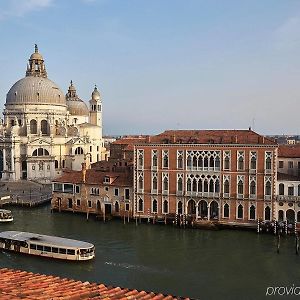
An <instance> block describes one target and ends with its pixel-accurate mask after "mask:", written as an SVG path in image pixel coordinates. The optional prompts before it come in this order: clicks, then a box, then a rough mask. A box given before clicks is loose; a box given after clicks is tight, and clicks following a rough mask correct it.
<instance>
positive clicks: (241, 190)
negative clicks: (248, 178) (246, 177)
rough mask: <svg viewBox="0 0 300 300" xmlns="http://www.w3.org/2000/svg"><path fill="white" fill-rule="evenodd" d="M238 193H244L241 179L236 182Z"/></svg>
mask: <svg viewBox="0 0 300 300" xmlns="http://www.w3.org/2000/svg"><path fill="white" fill-rule="evenodd" d="M238 194H244V183H243V181H242V180H239V182H238Z"/></svg>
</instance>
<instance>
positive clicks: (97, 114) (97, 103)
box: [89, 85, 102, 138]
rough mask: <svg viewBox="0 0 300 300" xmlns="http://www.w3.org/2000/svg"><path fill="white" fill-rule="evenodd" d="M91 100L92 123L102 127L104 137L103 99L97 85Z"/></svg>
mask: <svg viewBox="0 0 300 300" xmlns="http://www.w3.org/2000/svg"><path fill="white" fill-rule="evenodd" d="M89 102H90V123H91V124H93V125H97V126H99V127H100V131H101V138H102V99H101V96H100V93H99V91H98V89H97V86H96V85H95V88H94V91H93V92H92V99H91V100H90V101H89Z"/></svg>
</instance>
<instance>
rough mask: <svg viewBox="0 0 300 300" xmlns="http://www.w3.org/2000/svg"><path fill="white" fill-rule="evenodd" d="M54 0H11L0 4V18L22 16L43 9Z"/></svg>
mask: <svg viewBox="0 0 300 300" xmlns="http://www.w3.org/2000/svg"><path fill="white" fill-rule="evenodd" d="M53 2H54V0H11V1H7V2H6V3H1V4H0V20H3V19H8V18H11V17H22V16H24V15H26V14H28V13H31V12H33V11H38V10H41V9H45V8H47V7H49V6H51V5H52V3H53Z"/></svg>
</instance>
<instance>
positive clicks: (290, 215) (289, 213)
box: [285, 209, 295, 223]
mask: <svg viewBox="0 0 300 300" xmlns="http://www.w3.org/2000/svg"><path fill="white" fill-rule="evenodd" d="M285 216H286V220H287V221H288V223H295V212H294V210H292V209H288V210H287V211H286V213H285Z"/></svg>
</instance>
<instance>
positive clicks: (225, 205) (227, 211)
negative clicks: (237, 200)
mask: <svg viewBox="0 0 300 300" xmlns="http://www.w3.org/2000/svg"><path fill="white" fill-rule="evenodd" d="M223 217H224V218H229V205H228V204H227V203H226V204H224V208H223Z"/></svg>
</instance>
